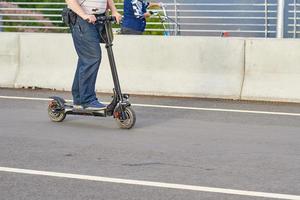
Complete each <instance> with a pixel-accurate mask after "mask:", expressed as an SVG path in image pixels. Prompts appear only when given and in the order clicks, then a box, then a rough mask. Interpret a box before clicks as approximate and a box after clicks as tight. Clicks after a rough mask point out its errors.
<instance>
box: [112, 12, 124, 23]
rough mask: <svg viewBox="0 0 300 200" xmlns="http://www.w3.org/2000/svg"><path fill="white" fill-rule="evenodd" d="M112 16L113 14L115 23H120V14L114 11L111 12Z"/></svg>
mask: <svg viewBox="0 0 300 200" xmlns="http://www.w3.org/2000/svg"><path fill="white" fill-rule="evenodd" d="M112 16H114V17H115V18H116V22H117V24H120V22H121V21H122V15H121V14H120V13H118V12H114V13H112Z"/></svg>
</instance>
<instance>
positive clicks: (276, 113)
mask: <svg viewBox="0 0 300 200" xmlns="http://www.w3.org/2000/svg"><path fill="white" fill-rule="evenodd" d="M0 99H15V100H32V101H49V100H50V99H49V98H32V97H15V96H0ZM66 101H67V102H72V100H66ZM104 103H105V104H108V103H109V102H104ZM132 105H133V106H137V107H149V108H166V109H179V110H195V111H213V112H233V113H248V114H264V115H281V116H295V117H300V113H288V112H270V111H260V110H238V109H223V108H200V107H185V106H165V105H151V104H132Z"/></svg>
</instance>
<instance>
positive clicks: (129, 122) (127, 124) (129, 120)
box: [115, 107, 136, 129]
mask: <svg viewBox="0 0 300 200" xmlns="http://www.w3.org/2000/svg"><path fill="white" fill-rule="evenodd" d="M124 113H125V118H126V119H125V120H123V119H120V116H118V117H115V119H116V122H117V124H118V125H119V127H120V128H121V129H131V128H132V127H133V126H134V125H135V122H136V115H135V112H134V110H133V109H132V108H131V107H126V108H125V111H124Z"/></svg>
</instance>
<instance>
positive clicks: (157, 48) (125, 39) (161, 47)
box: [97, 36, 244, 99]
mask: <svg viewBox="0 0 300 200" xmlns="http://www.w3.org/2000/svg"><path fill="white" fill-rule="evenodd" d="M114 48H115V55H116V58H117V64H118V70H119V74H120V80H121V84H122V88H123V90H124V91H126V92H129V93H135V94H149V95H170V96H189V97H211V98H231V99H238V98H239V97H240V91H241V86H242V81H243V70H244V41H243V40H240V39H222V38H203V37H159V36H156V37H155V36H140V37H137V36H118V37H116V40H115V46H114ZM103 63H104V65H103V69H102V72H103V73H101V74H100V79H99V80H100V81H99V84H97V88H98V89H101V90H102V91H106V90H105V89H109V90H111V87H112V86H111V80H108V79H107V77H110V72H109V71H108V70H109V67H108V66H107V61H104V62H103Z"/></svg>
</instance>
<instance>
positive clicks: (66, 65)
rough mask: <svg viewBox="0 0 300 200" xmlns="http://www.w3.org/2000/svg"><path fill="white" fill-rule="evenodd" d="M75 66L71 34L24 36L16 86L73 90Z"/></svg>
mask: <svg viewBox="0 0 300 200" xmlns="http://www.w3.org/2000/svg"><path fill="white" fill-rule="evenodd" d="M76 62H77V60H76V56H75V50H74V48H73V44H72V40H71V37H70V35H69V34H44V33H39V34H38V33H24V34H22V35H20V66H21V67H20V70H19V73H18V75H17V79H16V82H15V86H16V87H40V88H50V89H57V90H70V88H71V84H72V81H73V74H74V72H75V67H76Z"/></svg>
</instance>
